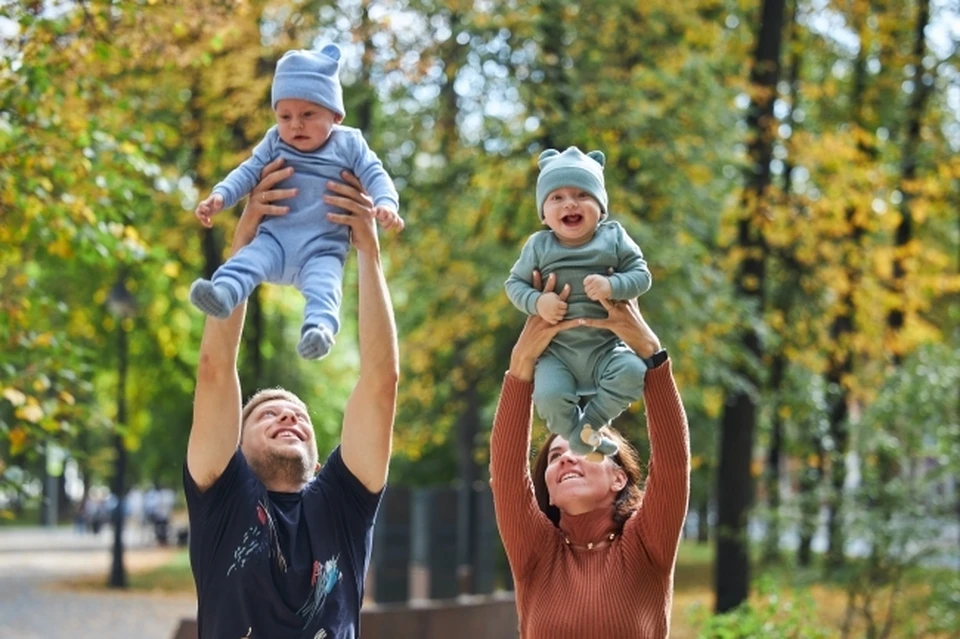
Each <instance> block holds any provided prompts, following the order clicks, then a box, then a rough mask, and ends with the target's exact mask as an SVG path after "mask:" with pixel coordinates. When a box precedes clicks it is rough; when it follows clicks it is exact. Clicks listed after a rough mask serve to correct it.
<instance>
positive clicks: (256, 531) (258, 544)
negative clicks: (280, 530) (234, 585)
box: [227, 499, 287, 577]
mask: <svg viewBox="0 0 960 639" xmlns="http://www.w3.org/2000/svg"><path fill="white" fill-rule="evenodd" d="M264 529H266V530H264ZM264 552H269V553H270V556H272V557H274V558H276V560H277V567H278V568H280V572H286V571H287V560H286V558H285V557H284V556H283V552H282V551H281V550H280V540H279V538H278V536H277V526H276V524H275V523H274V521H273V516H271V515H270V509H269V508H268V507H267V504H266V503H265V502H264V501H263V500H262V499H261V500H260V501H258V502H257V523H255V524H253V525H252V526H250V527H249V528H248V529H247V530H246V531H245V532H244V533H243V537H241V539H240V544H239V545H238V546H237V548H236V549H235V550H234V551H233V563H232V564H230V567H229V568H227V576H228V577H229V576H230V574H231V573H232V572H233V571H234V570H239V569H241V568H243V567H244V566H246V565H247V559H249V558H250V557H254V556H256V555H259V554H262V553H264Z"/></svg>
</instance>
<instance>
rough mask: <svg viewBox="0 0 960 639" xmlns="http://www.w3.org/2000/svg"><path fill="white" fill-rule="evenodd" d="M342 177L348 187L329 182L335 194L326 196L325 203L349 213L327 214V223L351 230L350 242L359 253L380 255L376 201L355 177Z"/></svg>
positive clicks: (328, 184) (346, 172)
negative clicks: (374, 201) (375, 209)
mask: <svg viewBox="0 0 960 639" xmlns="http://www.w3.org/2000/svg"><path fill="white" fill-rule="evenodd" d="M340 176H341V177H342V178H343V181H344V182H346V184H342V183H340V182H334V181H333V180H330V181H329V182H327V189H329V190H330V191H332V192H333V193H332V194H331V193H327V194H326V195H324V196H323V201H324V202H326V203H327V204H330V205H333V206H336V207H337V208H341V209H343V210H345V211H348V213H346V214H344V213H327V219H328V220H330V221H331V222H336V223H337V224H344V225H346V226H349V227H350V239H351V240H352V241H353V245H354V246H355V247H357V252H358V253H375V254H379V252H380V242H379V240H378V239H377V224H376V221H377V219H376V214H375V212H374V206H373V200H371V199H370V196H369V195H367V192H366V191H365V190H364V188H363V185H361V184H360V180H358V179H357V176H355V175H354V174H353V173H351V172H350V171H343V172H341V173H340Z"/></svg>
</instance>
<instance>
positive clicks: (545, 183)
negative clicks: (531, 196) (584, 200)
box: [537, 146, 607, 220]
mask: <svg viewBox="0 0 960 639" xmlns="http://www.w3.org/2000/svg"><path fill="white" fill-rule="evenodd" d="M605 162H606V156H604V154H603V151H590V152H589V153H587V154H584V153H583V152H582V151H581V150H580V149H578V148H577V147H575V146H571V147H568V148H567V150H566V151H564V152H563V153H560V152H559V151H557V150H556V149H547V150H546V151H544V152H543V153H541V154H540V157H539V158H537V164H538V165H539V166H540V176H539V177H538V178H537V214H538V215H539V216H540V219H541V220H543V203H544V201H546V199H547V196H548V195H550V193H551V191H555V190H557V189H559V188H563V187H565V186H572V187H576V188H578V189H583V190H584V191H586V192H587V193H589V194H590V195H592V196H593V197H594V198H596V200H597V202H599V203H600V211H601V215H600V219H601V220H602V219H604V218H606V217H607V189H606V187H605V186H604V183H603V165H604V163H605Z"/></svg>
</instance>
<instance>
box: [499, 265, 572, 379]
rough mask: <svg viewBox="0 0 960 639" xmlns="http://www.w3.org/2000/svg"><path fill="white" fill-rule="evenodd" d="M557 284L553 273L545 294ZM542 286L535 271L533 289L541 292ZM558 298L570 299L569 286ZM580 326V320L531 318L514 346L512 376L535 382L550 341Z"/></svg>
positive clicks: (532, 316)
mask: <svg viewBox="0 0 960 639" xmlns="http://www.w3.org/2000/svg"><path fill="white" fill-rule="evenodd" d="M556 284H557V278H556V276H555V275H554V274H553V273H551V274H550V276H549V277H547V283H546V285H545V286H543V292H544V293H552V292H553V289H554V287H555V286H556ZM541 285H542V280H541V278H540V272H539V271H534V272H533V287H534V288H535V289H538V290H539V289H540V288H541ZM558 297H559V298H560V300H561V301H564V302H565V301H566V300H567V298H568V297H570V285H569V284H568V285H566V286H564V287H563V290H562V291H560V294H559V295H558ZM579 324H580V320H567V321H565V322H559V323H556V324H551V323H549V322H547V321H546V320H545V319H543V318H542V317H540V316H539V315H531V316H529V317H528V318H527V323H526V324H524V325H523V330H522V331H520V337H518V338H517V343H516V344H514V345H513V353H512V354H511V355H510V374H511V375H513V376H514V377H516V378H517V379H521V380H523V381H525V382H530V381H533V371H534V368H535V367H536V364H537V358H539V357H540V356H541V355H542V354H543V351H545V350H547V346H549V345H550V340H552V339H553V338H554V336H555V335H556V334H557V333H559V332H560V331H562V330H566V329H568V328H571V327H573V326H578V325H579Z"/></svg>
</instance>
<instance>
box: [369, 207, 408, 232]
mask: <svg viewBox="0 0 960 639" xmlns="http://www.w3.org/2000/svg"><path fill="white" fill-rule="evenodd" d="M373 216H374V217H375V218H377V221H378V222H380V226H382V227H383V228H384V229H386V230H387V231H389V230H391V229H396V230H397V231H398V232H399V231H402V230H403V227H404V223H403V218H402V217H400V214H399V213H397V212H396V211H394V210H393V209H392V208H390V207H389V206H383V205H380V206H375V207H373Z"/></svg>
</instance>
